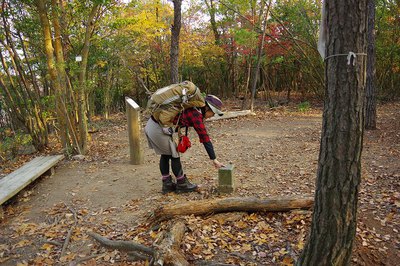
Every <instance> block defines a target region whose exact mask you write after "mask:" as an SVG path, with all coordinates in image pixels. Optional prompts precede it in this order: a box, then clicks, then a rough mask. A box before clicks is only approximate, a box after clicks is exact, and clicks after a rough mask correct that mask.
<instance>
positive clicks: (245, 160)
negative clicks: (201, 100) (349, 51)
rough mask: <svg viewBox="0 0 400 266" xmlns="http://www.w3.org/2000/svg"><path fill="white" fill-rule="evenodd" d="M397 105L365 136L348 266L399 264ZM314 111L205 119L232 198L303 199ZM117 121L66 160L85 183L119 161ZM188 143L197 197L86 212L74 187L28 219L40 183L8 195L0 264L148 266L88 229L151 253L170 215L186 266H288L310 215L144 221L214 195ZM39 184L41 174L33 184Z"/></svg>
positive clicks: (154, 192)
mask: <svg viewBox="0 0 400 266" xmlns="http://www.w3.org/2000/svg"><path fill="white" fill-rule="evenodd" d="M399 109H400V106H399V105H398V104H389V105H385V106H383V107H381V108H380V109H379V112H378V113H379V117H378V127H379V129H378V130H376V131H368V132H365V138H364V150H363V172H362V184H361V187H360V199H359V218H358V228H357V235H356V240H355V244H354V248H353V257H352V264H353V265H377V264H382V265H394V264H393V263H395V262H396V261H398V260H399V259H400V257H399V252H398V251H399V249H400V239H399V234H398V231H399V230H400V226H399V222H400V215H399V210H400V206H399V204H400V194H399V191H400V189H399V179H400V175H399V173H400V163H399V162H400V160H399V159H400V147H399V143H400V136H399V132H400V125H399V123H400V122H399V121H400V117H399V113H398V110H399ZM320 115H321V113H320V111H318V110H316V111H310V112H308V113H306V114H304V113H300V114H299V113H297V112H289V111H288V110H279V109H278V110H274V111H259V112H257V115H256V116H252V117H243V118H237V119H231V120H221V121H218V122H213V123H209V124H208V128H209V131H210V135H211V136H212V137H213V142H214V143H215V144H214V145H215V147H216V152H217V154H218V155H219V158H220V161H223V162H232V163H233V164H234V165H235V169H234V176H235V182H236V183H235V186H236V190H235V192H234V196H236V197H257V198H268V197H271V196H286V195H297V196H299V197H300V196H309V195H312V193H313V190H314V183H315V175H316V174H315V173H316V167H317V160H318V150H319V137H320V121H321V116H320ZM110 123H111V122H110ZM123 124H124V117H123V116H122V117H121V116H119V117H116V118H115V121H114V122H113V123H112V124H111V125H108V127H107V129H104V131H102V129H101V128H100V133H97V134H98V135H97V139H94V142H95V143H97V144H99V145H96V147H92V149H91V153H90V155H88V156H87V157H86V159H85V160H83V161H70V162H67V163H66V165H68V164H79V165H83V166H84V169H85V176H86V178H89V177H88V176H90V175H94V174H96V173H97V172H98V171H101V169H99V168H101V167H104V169H106V168H107V167H108V168H109V167H111V166H112V164H113V161H112V160H111V159H110V158H118V156H120V157H121V158H120V159H121V160H126V157H124V155H121V153H123V152H126V150H121V149H124V148H126V146H127V140H124V142H121V141H115V139H114V137H115V136H114V135H113V134H120V135H121V136H122V138H125V134H126V127H125V126H124V125H123ZM260 132H264V133H260ZM191 134H193V133H191ZM191 139H192V138H191ZM193 139H195V138H194V137H193ZM214 139H215V140H214ZM196 142H197V141H192V143H193V147H192V148H191V149H192V151H191V153H189V154H187V155H184V156H183V162H184V166H185V169H187V172H188V174H189V175H190V178H191V180H193V181H195V182H196V183H201V185H202V187H201V191H200V193H190V194H184V195H175V194H168V195H161V194H160V193H158V192H159V190H160V184H159V183H158V182H155V183H154V184H153V183H150V181H148V183H149V184H148V186H149V190H148V192H146V195H145V196H140V197H136V198H135V197H132V198H131V199H129V197H127V198H126V199H125V201H124V202H123V203H120V204H112V202H111V203H110V204H109V205H104V207H98V206H96V207H94V206H93V205H92V204H90V201H89V200H87V199H85V198H84V197H83V196H82V197H80V198H79V197H76V196H75V193H76V194H79V190H78V189H77V190H76V192H71V193H73V194H74V195H73V196H74V197H72V199H68V200H67V199H66V200H63V201H58V202H54V203H52V204H51V205H50V206H49V207H47V208H45V209H41V210H39V211H38V210H37V209H36V211H35V212H34V213H32V209H34V208H33V207H32V205H31V204H30V202H33V201H34V199H35V197H38V196H36V193H34V191H35V190H38V189H41V187H40V188H37V187H39V186H38V185H37V184H33V185H32V186H30V187H28V188H27V189H26V190H24V191H21V192H20V193H19V195H18V197H16V199H13V200H12V202H10V203H8V204H6V205H5V206H4V218H3V220H2V221H1V224H0V263H1V264H4V265H110V264H113V265H146V264H147V263H148V262H144V261H132V258H131V257H130V256H129V254H127V253H126V252H124V251H119V250H113V249H109V248H106V247H104V246H102V245H100V244H99V243H98V242H97V241H95V240H94V239H93V238H91V237H90V236H89V235H88V233H89V232H95V233H97V234H99V235H101V236H103V237H106V238H107V239H111V240H115V241H132V242H134V243H139V244H142V245H145V246H147V247H153V245H154V243H155V242H156V241H157V239H159V238H160V237H161V235H162V234H163V233H165V232H166V231H168V230H169V228H170V226H171V223H174V222H175V221H176V219H179V220H180V221H183V223H184V224H185V228H186V230H185V234H184V236H183V239H182V241H181V245H180V249H181V251H182V253H183V254H184V256H185V258H186V260H187V261H188V262H189V263H190V264H199V265H205V264H202V263H205V262H208V263H210V262H213V263H215V265H217V263H219V264H220V265H294V263H295V261H296V259H297V258H298V257H299V255H300V253H301V251H302V249H303V248H304V245H305V242H306V240H307V234H308V233H309V228H310V224H311V216H312V210H292V211H289V212H279V213H273V212H257V213H251V212H249V213H247V212H229V213H218V214H212V213H210V214H208V215H204V216H193V215H189V216H180V217H177V218H176V219H175V218H174V219H171V220H167V221H163V222H152V221H151V219H150V218H151V216H152V214H153V212H154V211H155V210H156V207H158V206H163V205H167V204H174V203H176V202H182V201H188V202H189V201H196V200H202V199H212V198H222V197H224V196H223V195H219V194H218V193H216V192H215V186H216V183H217V181H216V180H215V177H214V176H215V170H214V169H212V168H211V165H204V164H205V163H202V162H204V161H207V157H206V155H204V152H200V153H194V152H193V151H194V150H200V151H202V150H201V149H202V147H201V145H200V144H199V143H196ZM109 143H115V144H113V145H111V144H109ZM100 144H101V145H100ZM305 154H307V155H306V156H305ZM111 155H112V156H111ZM154 157H155V156H154V155H153V154H151V153H149V154H148V155H147V154H146V159H147V160H148V162H149V165H148V166H147V167H151V168H156V167H157V161H156V160H155V159H154ZM24 160H25V161H26V158H24ZM115 160H118V159H115ZM14 163H15V162H14ZM202 164H203V165H202ZM60 167H65V166H64V165H63V166H60ZM3 169H9V168H7V167H4V168H3ZM156 170H157V169H156ZM135 171H136V170H135ZM57 172H58V170H56V175H55V177H52V178H53V179H54V178H56V177H57ZM119 178H121V177H118V176H115V177H114V176H113V177H112V180H114V181H110V182H114V183H116V182H118V181H115V180H118V179H119ZM48 180H50V179H48V178H47V177H44V178H43V179H41V180H39V181H38V182H41V183H45V182H47V181H48ZM44 186H45V185H44ZM64 189H65V188H64ZM64 189H63V188H62V187H61V188H59V191H54V192H53V193H64V191H63V190H64ZM117 189H118V188H117ZM100 197H101V195H100Z"/></svg>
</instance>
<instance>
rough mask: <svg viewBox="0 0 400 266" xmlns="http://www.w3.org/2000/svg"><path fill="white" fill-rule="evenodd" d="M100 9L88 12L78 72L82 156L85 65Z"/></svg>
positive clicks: (85, 129) (84, 145)
mask: <svg viewBox="0 0 400 266" xmlns="http://www.w3.org/2000/svg"><path fill="white" fill-rule="evenodd" d="M99 9H100V4H97V3H95V4H94V5H93V7H92V9H91V11H90V14H89V17H88V20H87V22H86V23H87V25H86V32H85V40H84V43H83V48H82V62H81V65H80V71H79V105H78V108H79V111H78V119H79V134H80V138H79V145H80V150H81V153H82V154H85V153H86V151H87V142H88V126H87V110H86V109H87V108H86V106H87V102H86V69H87V63H88V59H89V48H90V38H91V37H92V34H93V30H94V26H95V17H96V14H97V12H98V11H99Z"/></svg>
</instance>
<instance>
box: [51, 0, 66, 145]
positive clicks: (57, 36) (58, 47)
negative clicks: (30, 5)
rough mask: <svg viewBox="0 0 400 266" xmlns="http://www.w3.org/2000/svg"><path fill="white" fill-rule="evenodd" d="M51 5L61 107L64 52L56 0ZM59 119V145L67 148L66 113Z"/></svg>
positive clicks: (63, 80)
mask: <svg viewBox="0 0 400 266" xmlns="http://www.w3.org/2000/svg"><path fill="white" fill-rule="evenodd" d="M51 5H52V9H51V10H52V17H53V18H52V21H53V27H54V50H55V51H54V52H55V56H56V62H57V64H56V67H57V71H58V74H59V77H60V79H59V80H60V84H61V86H60V87H61V88H62V90H63V91H57V92H56V98H57V99H58V103H57V104H59V105H60V107H59V108H63V107H64V106H65V105H64V104H63V102H64V101H63V100H62V99H63V98H64V96H65V95H66V93H65V90H66V88H67V78H66V75H67V74H66V72H65V62H64V53H63V46H62V42H61V40H62V36H61V27H60V23H59V20H58V18H59V17H60V16H59V14H58V10H59V8H58V4H57V0H52V1H51ZM58 119H59V128H60V138H61V145H62V147H64V149H66V150H69V148H70V142H69V134H68V130H67V122H66V121H67V119H68V115H61V116H59V117H58Z"/></svg>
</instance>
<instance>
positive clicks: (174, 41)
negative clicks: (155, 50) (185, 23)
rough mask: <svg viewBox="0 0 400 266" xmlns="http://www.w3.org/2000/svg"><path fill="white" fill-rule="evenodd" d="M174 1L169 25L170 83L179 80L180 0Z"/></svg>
mask: <svg viewBox="0 0 400 266" xmlns="http://www.w3.org/2000/svg"><path fill="white" fill-rule="evenodd" d="M172 2H173V3H174V24H173V25H172V26H171V51H170V67H171V83H178V82H179V34H180V32H181V16H182V15H181V8H182V0H173V1H172Z"/></svg>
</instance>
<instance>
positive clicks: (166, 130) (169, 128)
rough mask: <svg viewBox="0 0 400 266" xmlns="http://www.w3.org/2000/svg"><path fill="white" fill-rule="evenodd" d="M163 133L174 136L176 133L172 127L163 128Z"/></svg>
mask: <svg viewBox="0 0 400 266" xmlns="http://www.w3.org/2000/svg"><path fill="white" fill-rule="evenodd" d="M162 131H163V133H164V134H166V135H172V134H173V133H174V130H173V129H172V127H163V128H162Z"/></svg>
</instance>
